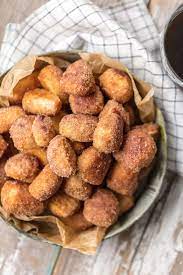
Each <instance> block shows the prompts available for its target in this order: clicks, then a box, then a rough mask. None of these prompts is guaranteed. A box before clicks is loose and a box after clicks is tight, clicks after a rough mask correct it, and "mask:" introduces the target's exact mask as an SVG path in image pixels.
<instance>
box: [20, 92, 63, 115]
mask: <svg viewBox="0 0 183 275" xmlns="http://www.w3.org/2000/svg"><path fill="white" fill-rule="evenodd" d="M22 107H23V109H24V110H25V111H26V112H27V113H31V114H37V115H47V116H54V115H56V114H57V113H58V112H59V111H60V109H61V107H62V103H61V101H60V99H59V97H58V96H57V95H55V94H53V93H51V92H50V91H47V90H45V89H34V90H30V91H28V92H26V93H25V95H24V97H23V99H22Z"/></svg>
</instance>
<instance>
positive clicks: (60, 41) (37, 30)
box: [0, 0, 183, 175]
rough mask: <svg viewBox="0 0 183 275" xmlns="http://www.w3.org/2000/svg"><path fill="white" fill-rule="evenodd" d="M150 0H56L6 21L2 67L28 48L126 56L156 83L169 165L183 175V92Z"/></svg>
mask: <svg viewBox="0 0 183 275" xmlns="http://www.w3.org/2000/svg"><path fill="white" fill-rule="evenodd" d="M95 2H96V1H95ZM100 2H101V1H100ZM104 2H110V3H113V1H104ZM145 2H147V1H143V0H122V1H119V0H118V1H117V2H116V3H114V4H112V5H110V6H109V5H104V4H103V5H102V8H101V7H99V6H96V5H95V4H94V3H92V2H90V1H88V0H67V1H66V0H51V1H49V2H48V3H47V4H45V5H44V6H42V7H41V8H39V9H38V10H36V11H35V12H34V13H33V14H32V15H30V16H29V17H28V18H27V19H26V20H25V21H24V22H22V23H21V24H8V25H7V27H6V31H5V36H4V40H3V43H2V47H1V52H0V72H4V71H6V70H7V69H8V68H10V67H11V66H12V65H14V64H15V63H16V62H17V61H18V60H19V59H21V58H22V57H24V56H25V55H27V54H40V53H45V52H48V51H53V50H74V49H83V50H85V51H89V52H102V53H104V54H106V55H108V56H110V57H112V58H114V59H117V60H119V61H122V62H123V63H124V64H125V65H127V66H128V68H129V69H130V70H131V71H132V72H133V73H135V74H136V75H137V76H138V77H139V78H142V79H144V80H145V81H147V82H150V83H151V84H152V85H153V86H154V89H155V99H156V103H157V104H158V105H159V107H160V108H161V110H162V111H163V113H164V116H165V120H166V126H167V133H168V149H169V151H168V167H169V169H171V170H173V171H175V172H177V173H179V174H182V175H183V92H182V91H181V90H179V88H178V87H176V85H175V84H174V83H173V82H172V81H171V80H170V78H169V77H168V76H167V74H166V72H165V71H164V70H163V68H162V64H161V58H160V51H159V35H158V32H157V30H156V28H155V25H154V23H153V21H152V19H151V16H150V15H149V13H148V10H147V7H146V4H145Z"/></svg>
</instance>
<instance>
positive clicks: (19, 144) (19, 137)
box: [10, 115, 38, 151]
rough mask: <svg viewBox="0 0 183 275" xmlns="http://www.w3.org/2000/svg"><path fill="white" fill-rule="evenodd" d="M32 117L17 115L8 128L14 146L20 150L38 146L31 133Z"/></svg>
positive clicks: (33, 117)
mask: <svg viewBox="0 0 183 275" xmlns="http://www.w3.org/2000/svg"><path fill="white" fill-rule="evenodd" d="M34 119H35V116H27V115H25V116H22V117H19V118H18V119H17V120H16V121H15V122H14V123H13V124H12V126H11V128H10V136H11V138H12V140H13V143H14V146H15V147H16V148H17V149H18V150H20V151H23V150H27V149H33V148H37V147H38V146H37V144H36V142H35V140H34V137H33V134H32V124H33V122H34Z"/></svg>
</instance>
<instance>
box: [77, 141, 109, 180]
mask: <svg viewBox="0 0 183 275" xmlns="http://www.w3.org/2000/svg"><path fill="white" fill-rule="evenodd" d="M110 164H111V156H110V155H109V154H108V155H106V154H104V153H101V152H99V151H97V149H95V148H94V147H93V146H91V147H89V148H87V149H86V150H84V151H83V152H82V154H81V155H80V156H79V157H78V170H79V174H80V175H81V178H82V179H83V180H84V181H86V182H88V183H90V184H93V185H100V184H101V183H102V182H103V180H104V178H105V176H106V174H107V171H108V169H109V167H110Z"/></svg>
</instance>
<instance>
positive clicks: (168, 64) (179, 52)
mask: <svg viewBox="0 0 183 275" xmlns="http://www.w3.org/2000/svg"><path fill="white" fill-rule="evenodd" d="M160 49H161V56H162V62H163V65H164V68H165V70H166V71H167V73H168V74H169V76H170V77H171V79H172V80H173V81H174V82H175V83H176V84H178V85H180V86H181V87H183V4H182V5H181V6H179V7H178V8H177V9H176V11H175V12H174V13H173V14H172V16H171V17H170V19H169V20H168V23H167V24H166V26H165V29H164V31H163V32H162V35H161V47H160Z"/></svg>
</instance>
